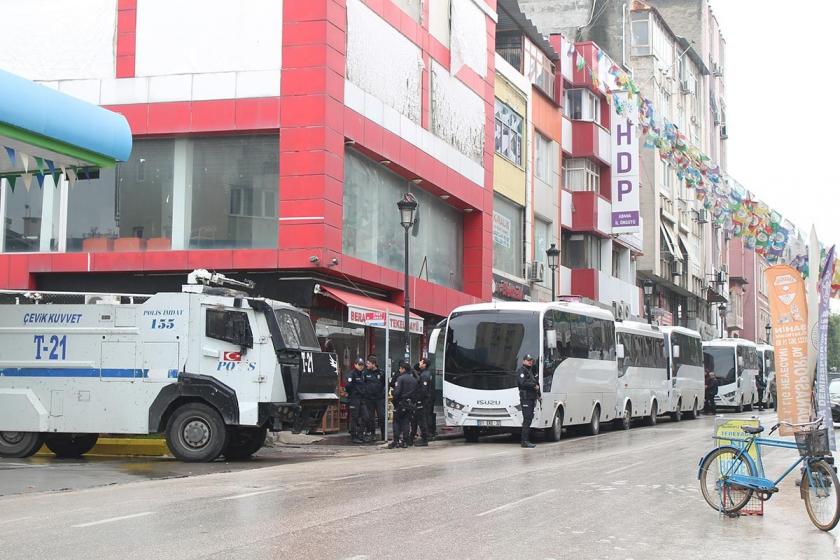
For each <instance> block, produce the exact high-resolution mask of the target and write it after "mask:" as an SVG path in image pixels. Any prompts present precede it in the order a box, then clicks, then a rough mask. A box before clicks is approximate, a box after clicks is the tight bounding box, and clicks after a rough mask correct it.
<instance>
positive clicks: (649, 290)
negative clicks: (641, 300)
mask: <svg viewBox="0 0 840 560" xmlns="http://www.w3.org/2000/svg"><path fill="white" fill-rule="evenodd" d="M654 285H655V284H654V283H653V280H650V279H648V280H645V281H644V282H643V283H642V289H644V291H645V308H646V310H647V322H648V325H650V324H652V323H653V287H654Z"/></svg>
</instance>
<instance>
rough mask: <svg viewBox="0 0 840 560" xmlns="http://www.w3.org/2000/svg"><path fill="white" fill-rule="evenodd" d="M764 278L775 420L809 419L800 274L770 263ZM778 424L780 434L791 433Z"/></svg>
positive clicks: (805, 316) (805, 311) (805, 317)
mask: <svg viewBox="0 0 840 560" xmlns="http://www.w3.org/2000/svg"><path fill="white" fill-rule="evenodd" d="M765 275H766V277H767V289H768V292H769V293H768V299H769V300H770V315H771V316H772V323H773V346H774V347H775V351H776V398H777V400H778V403H779V420H780V421H787V422H793V423H798V422H808V421H809V420H810V419H811V398H812V393H811V372H809V371H808V304H807V300H806V298H805V282H804V281H803V280H802V275H801V274H799V272H798V271H797V270H796V269H795V268H793V267H790V266H787V265H777V266H771V267H770V268H768V269H767V272H766V273H765ZM791 433H792V431H791V430H790V429H789V428H785V427H782V431H781V434H782V435H791Z"/></svg>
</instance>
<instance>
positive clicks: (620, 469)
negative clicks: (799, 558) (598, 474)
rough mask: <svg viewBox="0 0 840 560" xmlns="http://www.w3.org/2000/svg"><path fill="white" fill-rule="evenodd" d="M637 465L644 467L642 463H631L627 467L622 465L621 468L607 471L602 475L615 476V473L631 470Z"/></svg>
mask: <svg viewBox="0 0 840 560" xmlns="http://www.w3.org/2000/svg"><path fill="white" fill-rule="evenodd" d="M639 465H644V461H639V462H638V463H631V464H629V465H624V466H623V467H618V468H617V469H613V470H611V471H607V472H605V473H604V474H615V473H617V472H621V471H626V470H627V469H632V468H633V467H638V466H639Z"/></svg>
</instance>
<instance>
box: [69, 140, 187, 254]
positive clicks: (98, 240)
mask: <svg viewBox="0 0 840 560" xmlns="http://www.w3.org/2000/svg"><path fill="white" fill-rule="evenodd" d="M140 145H142V142H140V141H135V142H134V150H137V149H138V148H139V147H140ZM140 149H142V148H140ZM123 165H125V164H123ZM116 177H117V171H116V169H100V170H99V177H98V178H96V179H90V180H87V181H76V183H74V185H73V188H72V189H70V192H69V195H68V197H67V251H68V252H79V251H98V250H102V249H103V248H110V246H111V244H112V243H113V241H114V240H115V239H119V238H120V237H121V235H120V227H119V212H118V211H117V208H118V203H117V201H118V198H117V180H116ZM170 177H171V175H170ZM129 215H130V213H129ZM126 236H127V237H134V236H133V235H132V232H131V231H128V232H127V235H126ZM138 243H139V242H138Z"/></svg>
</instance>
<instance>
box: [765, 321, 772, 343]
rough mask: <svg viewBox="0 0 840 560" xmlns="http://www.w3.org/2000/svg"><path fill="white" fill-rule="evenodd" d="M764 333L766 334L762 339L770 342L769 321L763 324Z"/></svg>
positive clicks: (770, 327) (770, 330)
mask: <svg viewBox="0 0 840 560" xmlns="http://www.w3.org/2000/svg"><path fill="white" fill-rule="evenodd" d="M764 333H765V334H766V336H765V337H764V341H765V342H766V343H767V344H770V335H771V334H772V333H773V325H771V324H770V323H767V324H766V325H764Z"/></svg>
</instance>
